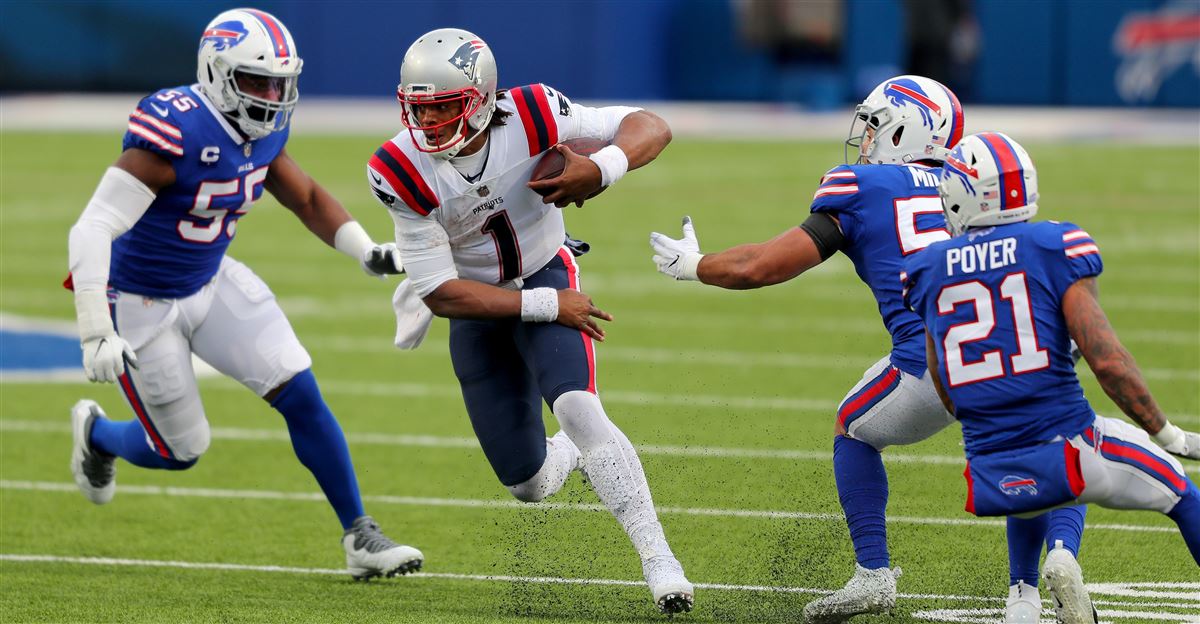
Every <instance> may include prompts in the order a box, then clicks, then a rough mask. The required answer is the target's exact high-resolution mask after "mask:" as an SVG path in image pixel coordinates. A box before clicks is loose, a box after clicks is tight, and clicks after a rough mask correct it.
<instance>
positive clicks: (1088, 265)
mask: <svg viewBox="0 0 1200 624" xmlns="http://www.w3.org/2000/svg"><path fill="white" fill-rule="evenodd" d="M1101 270H1103V263H1102V262H1101V260H1100V250H1099V249H1098V248H1097V247H1096V243H1095V241H1093V240H1092V238H1091V237H1090V236H1089V235H1088V233H1087V232H1085V231H1083V230H1081V229H1080V228H1079V227H1078V226H1076V225H1073V224H1070V223H1057V222H1054V221H1042V222H1038V223H1028V222H1025V223H1014V224H1011V225H1004V226H999V227H994V228H982V229H973V230H970V231H969V232H968V233H967V234H965V235H963V236H959V237H956V238H954V239H952V240H949V241H945V242H940V243H934V244H933V245H930V247H929V248H928V249H926V250H925V251H924V252H923V253H920V254H917V255H916V256H913V257H911V258H909V259H907V260H906V261H905V272H906V273H907V277H906V279H905V300H906V301H907V302H908V304H909V305H911V306H912V308H913V309H914V310H916V311H917V313H918V314H920V315H921V318H922V319H924V321H925V325H926V326H927V327H928V328H929V332H930V337H931V338H932V339H933V344H934V345H935V348H936V351H937V356H938V363H939V370H938V371H937V374H938V375H939V378H940V379H941V382H942V385H943V387H944V388H945V389H946V392H947V393H948V394H949V395H950V399H951V400H952V401H953V402H954V407H955V411H956V414H955V415H956V416H957V417H958V420H959V421H961V422H962V429H963V440H964V441H965V443H966V447H967V457H968V458H970V457H971V456H973V455H974V454H975V453H982V452H991V451H996V450H1002V449H1011V448H1018V447H1022V446H1028V445H1031V444H1036V443H1039V442H1047V441H1050V440H1052V439H1054V438H1055V437H1056V436H1063V437H1068V438H1069V437H1072V436H1074V435H1077V434H1079V433H1080V432H1081V431H1083V430H1084V429H1086V428H1087V426H1088V425H1089V424H1090V423H1091V422H1092V419H1093V418H1094V413H1093V412H1092V408H1091V406H1090V405H1088V402H1087V399H1085V398H1084V396H1083V388H1082V387H1081V386H1080V385H1079V379H1078V378H1077V377H1076V376H1075V364H1074V361H1073V360H1072V358H1071V347H1070V341H1071V336H1070V334H1069V332H1068V331H1067V324H1066V320H1065V319H1064V317H1063V313H1062V297H1063V294H1064V293H1066V291H1067V289H1068V288H1070V287H1071V285H1072V284H1074V283H1075V282H1076V281H1078V280H1080V279H1083V278H1085V277H1092V276H1096V275H1099V274H1100V271H1101Z"/></svg>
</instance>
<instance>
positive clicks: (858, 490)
mask: <svg viewBox="0 0 1200 624" xmlns="http://www.w3.org/2000/svg"><path fill="white" fill-rule="evenodd" d="M833 476H834V478H835V480H836V481H837V489H838V499H839V500H840V501H841V503H842V511H843V512H845V514H846V524H847V525H848V526H849V527H850V541H852V542H854V554H855V557H856V558H857V559H858V563H859V565H861V566H862V567H864V568H867V569H876V568H886V567H888V566H889V565H891V560H890V559H889V557H888V549H887V519H886V517H885V516H884V513H885V511H886V509H887V500H888V483H887V472H886V471H885V470H884V469H883V457H882V456H881V455H880V453H879V451H877V450H875V448H874V447H872V446H871V445H869V444H867V443H865V442H860V441H858V440H854V439H852V438H847V437H846V436H837V437H836V438H834V439H833Z"/></svg>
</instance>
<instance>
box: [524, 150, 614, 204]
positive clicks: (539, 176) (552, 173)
mask: <svg viewBox="0 0 1200 624" xmlns="http://www.w3.org/2000/svg"><path fill="white" fill-rule="evenodd" d="M562 145H566V146H567V147H569V148H571V151H572V152H575V153H576V154H579V155H580V156H591V155H592V154H595V153H596V152H598V151H600V150H601V149H603V148H605V147H608V146H609V145H612V143H610V142H608V141H605V140H603V139H592V138H587V137H584V138H579V139H571V140H569V141H563V142H562ZM566 162H567V159H566V158H563V155H562V154H560V153H558V150H557V149H554V148H550V149H548V150H546V153H545V154H542V159H541V160H539V161H538V163H537V165H536V166H534V168H533V173H532V174H531V175H530V176H529V180H530V181H535V180H546V179H548V178H557V177H558V176H560V175H562V172H563V167H564V166H565V164H566ZM544 194H545V193H543V195H544Z"/></svg>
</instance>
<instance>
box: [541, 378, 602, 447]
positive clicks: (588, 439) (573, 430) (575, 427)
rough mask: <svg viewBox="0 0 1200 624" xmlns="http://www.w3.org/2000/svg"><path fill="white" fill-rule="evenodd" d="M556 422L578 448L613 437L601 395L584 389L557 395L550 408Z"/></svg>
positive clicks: (600, 442) (597, 443) (594, 444)
mask: <svg viewBox="0 0 1200 624" xmlns="http://www.w3.org/2000/svg"><path fill="white" fill-rule="evenodd" d="M550 409H551V410H552V411H553V412H554V417H555V418H557V419H558V424H559V426H561V427H562V430H563V431H565V432H567V435H568V436H570V437H571V440H572V441H573V442H575V445H576V446H578V447H579V449H580V450H582V451H584V452H585V453H586V452H587V450H588V449H592V448H596V447H598V446H600V445H601V444H603V443H604V442H607V441H608V440H610V439H611V438H612V435H613V434H612V432H611V431H609V427H610V426H611V425H610V423H609V420H608V415H607V414H605V413H604V406H603V405H601V404H600V398H599V397H597V396H596V395H594V394H592V393H590V392H586V391H584V390H572V391H570V392H564V393H563V394H561V395H559V397H558V399H556V400H555V401H554V405H552V406H551V408H550Z"/></svg>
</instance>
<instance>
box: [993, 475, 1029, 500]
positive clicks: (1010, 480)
mask: <svg viewBox="0 0 1200 624" xmlns="http://www.w3.org/2000/svg"><path fill="white" fill-rule="evenodd" d="M1000 491H1001V492H1004V493H1005V494H1007V495H1009V496H1018V495H1020V494H1029V495H1030V496H1037V493H1038V491H1037V481H1036V480H1035V479H1033V478H1032V477H1018V476H1016V475H1005V477H1004V478H1003V479H1000Z"/></svg>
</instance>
